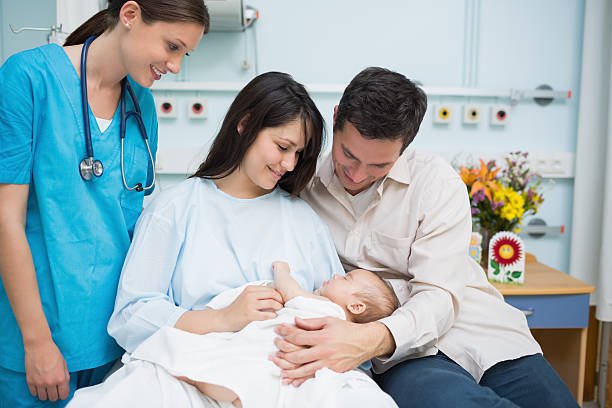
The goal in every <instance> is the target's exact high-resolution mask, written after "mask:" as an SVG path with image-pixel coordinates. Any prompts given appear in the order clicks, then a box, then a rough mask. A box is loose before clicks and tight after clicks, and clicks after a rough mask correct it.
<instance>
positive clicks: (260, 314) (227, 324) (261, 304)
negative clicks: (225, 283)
mask: <svg viewBox="0 0 612 408" xmlns="http://www.w3.org/2000/svg"><path fill="white" fill-rule="evenodd" d="M282 307H283V298H282V296H281V294H280V293H279V292H278V291H277V290H276V289H274V288H271V287H268V286H247V287H246V288H245V289H244V290H243V291H242V293H241V294H240V295H239V296H238V297H237V298H236V300H234V301H233V302H232V304H230V305H229V306H227V307H225V308H223V309H221V310H220V311H219V312H220V313H221V315H222V322H223V325H224V330H223V331H231V332H236V331H238V330H241V329H242V328H243V327H244V326H246V325H247V324H249V323H251V322H253V321H257V320H268V319H273V318H275V317H276V311H278V310H280V309H282Z"/></svg>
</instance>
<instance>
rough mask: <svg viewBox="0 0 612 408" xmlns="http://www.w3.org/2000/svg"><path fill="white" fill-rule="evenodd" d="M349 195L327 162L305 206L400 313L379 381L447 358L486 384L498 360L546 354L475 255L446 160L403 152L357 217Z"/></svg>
mask: <svg viewBox="0 0 612 408" xmlns="http://www.w3.org/2000/svg"><path fill="white" fill-rule="evenodd" d="M346 194H347V193H346V192H345V191H344V189H343V187H342V185H341V184H340V181H339V180H338V178H337V177H336V176H335V174H334V169H333V164H332V160H331V156H327V157H326V158H324V159H323V160H322V162H321V164H320V167H319V169H318V171H317V174H316V176H315V177H314V178H313V180H312V182H311V183H310V185H309V186H308V188H307V189H306V190H305V191H304V192H303V193H302V194H301V197H302V198H304V199H305V200H306V201H307V202H308V203H309V204H310V205H311V206H312V207H313V208H314V209H315V211H316V212H317V213H318V214H319V216H321V217H322V218H323V220H324V221H325V222H326V223H327V225H328V226H329V228H330V231H331V234H332V236H333V239H334V243H335V245H336V250H337V251H338V254H339V256H340V260H341V261H342V264H343V266H344V268H345V269H346V270H350V269H353V268H356V267H359V268H363V269H367V270H370V271H373V272H376V273H378V274H379V275H380V276H381V277H383V278H385V279H387V280H388V281H389V282H390V283H391V285H392V286H393V288H394V289H395V292H396V294H397V296H398V298H399V300H400V303H401V304H402V306H401V307H400V308H399V309H398V310H396V311H395V313H393V315H391V316H389V317H386V318H384V319H382V320H381V322H382V323H383V324H385V325H386V326H387V327H388V328H389V331H390V332H391V334H392V335H393V338H394V340H395V345H396V349H395V352H394V353H393V355H391V356H390V357H389V358H386V359H376V360H375V361H373V363H374V370H375V371H376V372H383V371H385V370H387V369H389V368H390V367H392V366H393V365H395V364H397V363H399V362H401V361H403V360H406V359H408V358H415V357H422V356H426V355H432V354H435V353H436V352H437V350H441V351H442V352H443V353H444V354H446V355H447V356H449V357H450V358H451V359H453V360H454V361H455V362H456V363H458V364H459V365H461V366H462V367H463V368H464V369H466V370H467V371H468V372H469V373H470V374H471V375H472V376H473V377H474V378H475V379H476V381H480V378H481V377H482V375H483V373H484V372H485V371H486V370H487V369H488V368H490V367H492V366H493V365H495V364H496V363H498V362H500V361H505V360H511V359H516V358H519V357H522V356H526V355H532V354H536V353H541V352H542V350H541V349H540V346H539V345H538V343H537V342H536V341H535V340H534V339H533V337H532V336H531V333H530V331H529V328H528V326H527V320H526V318H525V316H524V315H523V313H522V312H521V311H519V310H517V309H515V308H513V307H512V306H510V305H508V304H507V303H505V302H504V300H503V297H502V296H501V294H500V293H499V292H498V291H497V290H496V289H495V288H494V287H493V286H492V285H491V284H490V283H489V282H488V281H487V278H486V275H485V273H484V271H483V270H482V268H481V267H480V266H479V265H478V264H477V263H476V262H475V261H474V260H473V259H472V258H470V257H469V256H468V246H469V240H470V233H471V228H472V224H471V215H470V204H469V198H468V196H467V189H466V187H465V184H463V182H462V181H461V179H460V177H459V176H458V174H457V173H456V172H455V171H454V170H453V169H452V168H451V167H450V166H449V165H448V164H447V163H446V162H445V161H444V160H442V159H441V158H439V157H437V156H433V155H428V154H422V153H417V152H414V151H409V150H407V151H405V152H404V153H403V154H402V156H400V158H399V159H398V161H397V162H396V163H395V165H394V166H393V168H392V169H391V171H390V172H389V174H388V175H387V176H386V177H385V178H384V180H383V182H382V183H381V184H380V185H379V187H378V189H377V194H375V195H374V199H373V200H372V202H371V203H370V205H369V207H368V209H367V210H366V211H365V213H363V214H362V215H361V217H359V218H357V217H356V216H355V214H354V212H353V208H352V205H351V204H350V202H349V201H348V199H347V197H346Z"/></svg>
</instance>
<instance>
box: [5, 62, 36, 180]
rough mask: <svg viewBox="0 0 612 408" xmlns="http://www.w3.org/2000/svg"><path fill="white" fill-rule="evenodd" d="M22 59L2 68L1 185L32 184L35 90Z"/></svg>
mask: <svg viewBox="0 0 612 408" xmlns="http://www.w3.org/2000/svg"><path fill="white" fill-rule="evenodd" d="M27 64H28V63H27V62H26V61H21V58H20V57H19V56H14V57H11V58H9V59H8V60H7V61H6V62H5V63H4V65H3V66H2V67H1V68H0V112H2V113H1V114H0V183H6V184H29V183H30V180H31V178H32V158H33V151H34V148H33V145H34V142H35V141H34V131H33V129H34V117H35V115H34V91H33V86H32V80H31V78H30V76H29V75H28V73H27V72H26V70H25V69H24V66H27Z"/></svg>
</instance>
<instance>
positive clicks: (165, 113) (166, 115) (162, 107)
mask: <svg viewBox="0 0 612 408" xmlns="http://www.w3.org/2000/svg"><path fill="white" fill-rule="evenodd" d="M155 105H156V108H157V117H158V118H160V119H171V118H176V117H177V114H178V109H177V105H176V99H174V98H170V97H164V96H161V97H157V98H155Z"/></svg>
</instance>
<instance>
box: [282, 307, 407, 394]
mask: <svg viewBox="0 0 612 408" xmlns="http://www.w3.org/2000/svg"><path fill="white" fill-rule="evenodd" d="M276 333H277V334H278V335H279V336H281V337H280V338H277V339H276V341H275V344H276V346H277V347H278V349H279V351H278V352H277V353H276V355H275V356H272V357H271V360H272V361H273V362H274V363H275V364H276V365H277V366H278V367H280V368H281V378H282V379H283V383H284V384H292V385H294V386H299V385H300V384H302V383H303V382H304V381H306V380H307V379H309V378H312V377H314V374H315V373H316V371H317V370H319V369H320V368H323V367H327V368H329V369H331V370H334V371H336V372H340V373H341V372H345V371H348V370H352V369H354V368H356V367H358V366H359V365H360V364H361V363H363V362H364V361H367V360H370V359H372V358H374V357H377V356H381V355H385V354H390V353H392V352H393V350H394V349H395V342H394V341H393V337H392V336H391V333H390V332H389V329H387V327H386V326H385V325H384V324H382V323H379V322H373V323H366V324H358V323H352V322H348V321H346V320H341V319H337V318H333V317H323V318H316V319H300V318H296V319H295V326H290V325H286V324H281V325H279V326H278V327H277V328H276Z"/></svg>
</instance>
